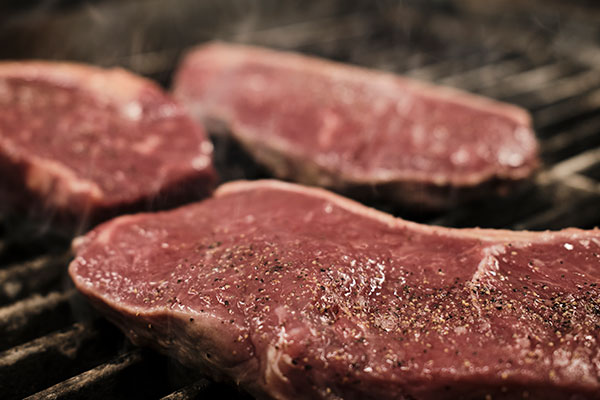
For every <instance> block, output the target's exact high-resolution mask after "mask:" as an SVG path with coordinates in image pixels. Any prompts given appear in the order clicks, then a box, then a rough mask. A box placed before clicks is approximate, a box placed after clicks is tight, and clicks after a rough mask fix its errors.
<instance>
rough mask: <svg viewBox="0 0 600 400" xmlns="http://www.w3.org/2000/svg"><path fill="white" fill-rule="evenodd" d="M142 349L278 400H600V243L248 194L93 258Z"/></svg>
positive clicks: (74, 271) (95, 247)
mask: <svg viewBox="0 0 600 400" xmlns="http://www.w3.org/2000/svg"><path fill="white" fill-rule="evenodd" d="M74 248H75V250H76V257H75V259H74V260H73V262H72V263H71V265H70V267H69V271H70V274H71V277H72V279H73V280H74V282H75V285H76V286H77V288H78V289H79V290H80V291H81V292H82V293H83V294H84V295H85V296H86V297H88V298H89V299H90V300H91V302H92V303H93V304H94V305H95V306H96V307H97V308H98V309H100V310H101V311H103V312H104V313H105V314H106V315H107V316H108V317H109V318H110V319H111V320H112V321H114V322H115V323H116V324H117V325H118V326H120V327H121V329H122V330H123V331H124V332H125V333H126V334H127V335H128V336H129V338H130V339H131V340H132V341H133V342H134V343H136V344H139V345H150V346H153V347H154V348H156V349H158V350H160V351H162V352H164V353H166V354H169V355H171V356H173V357H176V358H177V359H179V360H180V361H181V362H183V363H184V364H187V365H189V366H192V367H195V368H198V369H199V370H201V371H204V372H206V373H208V374H210V375H212V376H213V377H215V378H216V379H229V380H232V381H234V382H237V383H238V384H239V385H241V386H242V387H244V388H246V389H247V390H248V391H250V392H251V393H253V394H255V395H257V396H259V397H271V398H277V399H315V398H322V399H341V398H343V399H441V398H444V399H485V398H489V396H491V398H493V399H518V398H529V399H598V398H600V370H599V368H600V344H599V343H598V340H599V333H600V297H599V296H600V290H599V288H598V284H599V283H600V231H599V230H597V229H596V230H589V231H584V230H578V229H567V230H563V231H558V232H512V231H503V230H484V229H462V230H461V229H448V228H440V227H431V226H425V225H419V224H416V223H411V222H406V221H403V220H400V219H395V218H393V217H392V216H390V215H388V214H384V213H381V212H379V211H375V210H373V209H370V208H367V207H364V206H362V205H360V204H358V203H355V202H353V201H351V200H347V199H345V198H342V197H340V196H338V195H335V194H332V193H330V192H327V191H325V190H323V189H317V188H307V187H303V186H300V185H295V184H290V183H283V182H277V181H255V182H243V181H242V182H234V183H229V184H226V185H223V186H221V187H220V188H219V189H217V191H216V193H215V194H214V196H213V197H212V198H209V199H207V200H205V201H202V202H199V203H196V204H192V205H188V206H185V207H181V208H179V209H176V210H172V211H167V212H160V213H154V214H151V213H146V214H137V215H130V216H123V217H119V218H116V219H114V220H111V221H109V222H107V223H105V224H102V225H100V226H99V227H97V228H96V229H95V230H93V231H91V232H90V233H88V234H87V235H86V236H83V237H80V238H78V239H76V240H75V242H74Z"/></svg>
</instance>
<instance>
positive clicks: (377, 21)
mask: <svg viewBox="0 0 600 400" xmlns="http://www.w3.org/2000/svg"><path fill="white" fill-rule="evenodd" d="M483 3H485V6H482V4H483ZM483 3H482V2H478V1H477V0H454V1H451V0H446V1H444V0H437V1H435V0H430V1H416V0H413V1H409V0H406V1H403V2H394V1H391V0H389V1H386V0H379V1H343V0H337V1H336V0H328V1H318V2H316V1H315V2H304V1H288V2H280V1H275V0H255V1H243V0H237V1H236V0H227V1H219V0H205V1H196V0H171V1H158V0H137V1H116V0H112V1H111V0H107V1H87V2H78V1H74V0H62V1H61V0H54V1H43V2H35V1H28V2H18V1H12V2H4V3H3V4H2V5H0V58H4V59H23V58H46V59H68V60H78V61H84V62H91V63H94V64H98V65H103V66H112V65H121V66H124V67H126V68H129V69H131V70H133V71H135V72H138V73H140V74H143V75H146V76H148V77H150V78H152V79H155V80H157V81H159V82H160V83H161V84H162V85H164V86H166V87H168V85H169V83H170V78H171V75H172V73H173V70H174V68H175V67H176V63H177V61H178V59H179V57H180V56H181V54H182V52H184V51H185V50H186V49H187V48H189V47H190V46H192V45H194V44H196V43H198V42H201V41H204V40H209V39H213V38H220V39H223V40H229V41H238V42H243V43H255V44H260V45H266V46H271V47H275V48H282V49H293V50H296V51H300V52H304V53H307V54H314V55H319V56H323V57H327V58H330V59H334V60H339V61H344V62H350V63H354V64H358V65H363V66H368V67H373V68H379V69H382V70H387V71H393V72H398V73H403V74H406V75H408V76H412V77H415V78H420V79H425V80H428V81H433V82H436V83H441V84H445V85H450V86H456V87H460V88H463V89H466V90H469V91H472V92H475V93H480V94H483V95H486V96H490V97H494V98H497V99H501V100H505V101H509V102H513V103H515V104H519V105H521V106H523V107H525V108H527V109H529V110H530V111H531V112H532V114H533V118H534V125H535V128H536V132H537V135H538V138H539V139H540V141H541V150H542V158H543V162H544V166H543V167H542V169H541V171H540V172H539V173H538V174H537V175H536V177H535V178H534V179H532V181H531V182H530V183H529V184H528V185H526V186H524V187H523V188H522V189H520V190H519V191H518V192H515V193H512V194H510V195H509V196H504V197H496V198H493V199H486V200H485V201H480V202H476V203H474V204H470V205H468V206H465V207H459V208H455V209H453V210H451V211H449V212H446V213H440V214H415V213H414V212H413V213H410V212H408V211H406V210H401V209H396V208H394V207H393V206H392V205H389V204H373V205H374V206H376V207H378V208H380V209H383V210H385V211H388V212H392V213H394V214H396V215H399V216H403V217H405V218H409V219H412V220H417V221H421V222H425V223H431V224H439V225H445V226H456V227H466V226H482V227H494V228H514V229H559V228H563V227H568V226H577V227H581V228H591V227H594V226H597V225H598V224H600V207H599V206H598V205H599V204H600V202H599V200H600V46H598V43H597V42H598V40H599V38H600V26H599V25H598V24H597V23H596V21H598V20H599V17H600V8H598V6H594V1H578V2H570V3H569V5H566V4H565V2H562V3H561V2H558V1H557V2H556V4H555V5H554V6H549V4H548V3H549V2H548V1H543V2H542V1H541V0H530V1H515V0H493V1H487V2H483ZM218 140H219V141H218V142H217V143H216V163H217V168H218V170H219V172H220V175H221V177H222V179H223V180H231V179H236V178H258V177H266V176H268V174H267V173H266V172H265V171H264V170H263V169H262V168H260V167H259V166H257V165H255V164H254V163H253V162H252V161H251V160H250V158H249V157H248V156H247V155H246V154H245V153H244V152H243V151H242V150H241V149H240V148H239V147H237V146H236V145H235V144H234V143H231V142H230V141H228V140H226V139H218ZM14 222H15V221H8V220H4V221H2V224H1V227H0V338H1V340H0V377H2V379H0V394H1V395H2V397H3V398H20V397H24V396H28V395H32V397H33V398H161V397H163V396H167V398H170V399H188V398H196V397H202V398H232V397H239V398H244V397H247V396H246V395H244V394H242V393H238V392H237V391H236V389H235V388H231V387H229V386H227V385H222V384H216V383H212V382H210V381H208V380H205V379H201V380H199V381H198V380H197V379H198V378H197V377H194V375H193V373H191V372H190V371H188V370H186V369H185V368H183V367H181V366H180V365H178V364H177V363H176V362H175V361H172V360H170V359H167V358H166V357H163V356H159V355H157V354H155V353H152V352H150V351H146V350H140V349H137V348H134V347H133V346H131V345H130V344H129V343H128V342H127V341H126V340H125V338H124V337H123V335H122V334H121V333H120V332H118V331H117V330H116V329H115V328H114V327H112V326H111V325H110V324H109V323H107V322H106V321H105V320H104V319H102V318H101V317H99V316H97V315H96V314H95V313H94V312H93V311H92V310H91V309H90V308H89V307H88V306H87V304H86V303H85V301H83V300H82V299H81V298H79V296H78V294H77V293H76V292H75V291H74V289H73V287H72V285H71V283H70V281H69V279H68V277H67V276H66V265H67V263H68V261H69V257H70V256H69V254H68V243H66V242H65V241H64V240H62V239H60V238H58V237H53V236H52V235H51V234H50V233H49V232H47V231H45V230H44V229H36V230H32V229H30V228H24V227H17V226H20V225H19V224H14Z"/></svg>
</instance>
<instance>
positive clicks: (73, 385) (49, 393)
mask: <svg viewBox="0 0 600 400" xmlns="http://www.w3.org/2000/svg"><path fill="white" fill-rule="evenodd" d="M142 361H143V356H142V351H141V350H140V349H135V350H132V351H130V352H128V353H125V354H123V355H121V356H119V357H117V358H115V359H113V360H112V361H109V362H107V363H105V364H102V365H99V366H97V367H96V368H93V369H91V370H89V371H86V372H83V373H81V374H79V375H77V376H74V377H72V378H70V379H67V380H66V381H63V382H60V383H57V384H56V385H54V386H51V387H49V388H47V389H46V390H43V391H41V392H38V393H36V394H34V395H31V396H29V397H27V399H29V400H34V399H45V400H51V399H60V398H63V397H75V396H78V397H83V398H89V397H94V398H98V397H100V398H101V395H99V394H96V395H95V396H92V391H93V390H94V389H98V388H99V386H100V385H102V384H105V383H106V382H107V381H111V380H114V378H115V376H117V375H118V374H120V373H122V372H123V371H124V370H126V369H128V368H131V367H132V366H134V365H136V364H139V363H141V362H142ZM84 391H85V392H86V393H87V394H85V395H84V393H82V392H84Z"/></svg>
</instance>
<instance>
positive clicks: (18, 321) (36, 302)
mask: <svg viewBox="0 0 600 400" xmlns="http://www.w3.org/2000/svg"><path fill="white" fill-rule="evenodd" d="M74 296H75V289H71V290H69V291H67V292H63V293H60V292H51V293H49V294H48V295H46V296H41V295H39V294H35V295H33V296H31V297H29V298H27V299H25V300H21V301H19V302H17V303H14V304H11V305H10V306H7V307H4V308H0V334H1V336H2V339H3V340H2V343H1V344H0V350H3V349H6V348H8V347H11V346H14V345H16V344H19V343H23V342H25V341H27V340H29V339H31V338H34V337H36V336H39V335H40V334H43V333H45V332H50V331H52V330H54V329H59V328H61V327H63V326H65V325H67V324H69V323H70V322H71V319H72V316H71V313H70V309H71V308H70V305H69V301H70V300H71V299H72V298H73V297H74Z"/></svg>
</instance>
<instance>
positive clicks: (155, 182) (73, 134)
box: [0, 62, 215, 224]
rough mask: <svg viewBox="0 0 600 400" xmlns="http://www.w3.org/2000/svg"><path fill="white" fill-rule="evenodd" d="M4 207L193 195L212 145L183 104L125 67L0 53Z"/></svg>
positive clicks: (127, 206) (47, 209) (76, 213)
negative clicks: (3, 58) (0, 57)
mask: <svg viewBox="0 0 600 400" xmlns="http://www.w3.org/2000/svg"><path fill="white" fill-rule="evenodd" d="M0 175H2V179H0V204H2V206H1V207H0V208H2V211H3V212H14V211H18V212H28V211H29V210H35V212H32V213H33V214H41V215H43V216H48V215H51V214H52V215H54V216H55V218H57V219H61V222H68V223H69V224H70V223H72V222H74V223H82V222H84V221H85V220H86V219H88V220H91V221H95V220H99V219H103V218H107V217H109V216H111V215H114V214H117V213H119V212H122V211H127V210H133V209H139V208H147V207H154V206H165V205H170V204H176V203H179V202H180V201H181V200H183V199H198V198H199V196H202V195H206V194H208V193H209V192H210V190H211V188H212V186H213V185H214V182H215V173H214V170H213V168H212V146H211V144H210V142H209V141H208V140H207V138H206V135H205V133H204V131H203V129H202V128H201V127H199V126H198V125H197V124H196V123H195V122H194V121H193V120H192V119H191V118H189V117H188V116H187V115H186V113H185V110H184V109H183V107H181V106H180V105H179V104H177V103H176V102H175V101H174V100H173V99H171V98H170V97H169V96H168V95H167V94H165V93H164V92H163V91H162V90H161V89H160V88H159V87H158V86H157V85H155V84H154V83H152V82H150V81H148V80H146V79H144V78H141V77H138V76H135V75H133V74H131V73H129V72H126V71H124V70H121V69H110V70H106V69H100V68H95V67H91V66H84V65H76V64H67V63H51V62H5V63H0Z"/></svg>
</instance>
